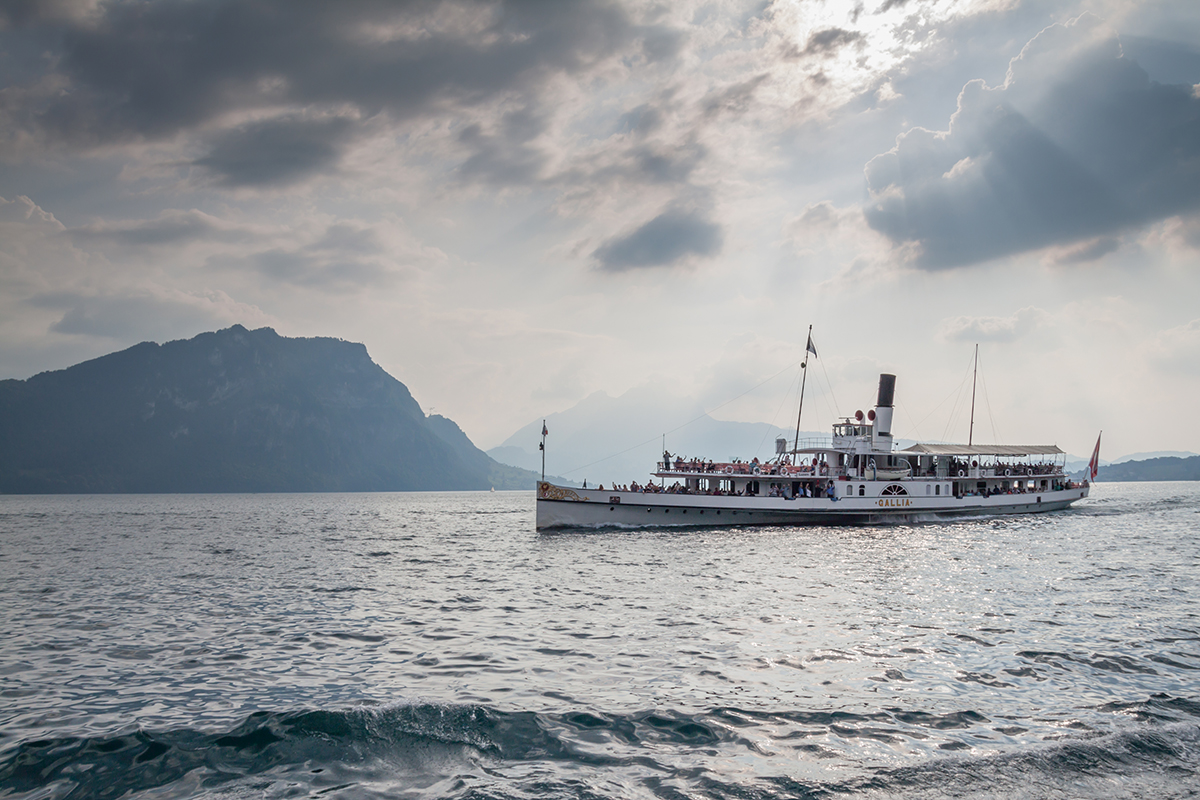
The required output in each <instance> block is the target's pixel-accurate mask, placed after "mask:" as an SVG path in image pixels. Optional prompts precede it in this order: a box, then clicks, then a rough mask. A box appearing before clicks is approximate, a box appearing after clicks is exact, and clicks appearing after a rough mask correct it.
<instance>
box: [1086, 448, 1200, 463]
mask: <svg viewBox="0 0 1200 800" xmlns="http://www.w3.org/2000/svg"><path fill="white" fill-rule="evenodd" d="M1194 455H1196V453H1193V452H1191V451H1190V450H1155V451H1154V452H1152V453H1130V454H1129V455H1127V456H1121V457H1120V458H1117V459H1113V461H1112V462H1111V463H1113V464H1124V463H1125V462H1126V461H1146V460H1148V459H1151V458H1191V457H1192V456H1194ZM1100 463H1102V464H1104V463H1110V462H1104V461H1101V462H1100Z"/></svg>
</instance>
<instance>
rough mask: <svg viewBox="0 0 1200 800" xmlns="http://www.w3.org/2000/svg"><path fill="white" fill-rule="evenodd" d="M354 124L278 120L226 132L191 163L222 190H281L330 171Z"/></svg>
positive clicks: (336, 119) (337, 120) (335, 119)
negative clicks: (207, 151)
mask: <svg viewBox="0 0 1200 800" xmlns="http://www.w3.org/2000/svg"><path fill="white" fill-rule="evenodd" d="M353 127H354V123H353V122H352V121H351V120H348V119H345V118H343V117H333V118H330V119H318V120H310V119H297V118H293V117H283V118H279V119H271V120H266V121H264V122H257V123H254V124H252V125H245V126H242V127H239V128H235V129H234V130H231V131H226V132H225V133H223V134H221V136H220V137H219V138H218V140H217V142H216V144H215V146H214V147H213V149H212V150H211V151H210V152H209V154H208V155H206V156H204V157H203V158H199V159H197V160H196V161H194V162H193V163H194V164H195V165H196V166H199V167H203V168H204V169H205V170H207V171H209V172H211V173H212V174H213V175H214V176H216V179H217V182H218V183H219V184H221V185H223V186H267V187H280V186H287V185H289V184H293V183H296V182H298V181H301V180H303V179H305V178H307V177H308V176H309V175H311V174H313V173H317V172H322V171H325V170H328V169H330V168H332V167H334V166H335V165H336V164H337V161H338V158H339V157H340V154H341V146H342V145H343V143H344V142H346V141H347V140H348V139H349V138H350V136H351V134H352V128H353Z"/></svg>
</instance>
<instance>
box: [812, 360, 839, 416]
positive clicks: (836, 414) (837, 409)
mask: <svg viewBox="0 0 1200 800" xmlns="http://www.w3.org/2000/svg"><path fill="white" fill-rule="evenodd" d="M817 361H820V362H821V374H823V375H824V376H825V383H826V385H827V386H829V396H830V397H832V398H833V408H834V411H835V414H834V416H835V417H841V416H842V413H841V410H840V408H841V403H839V402H838V401H837V396H836V395H835V394H834V393H833V381H831V380H829V373H828V372H826V371H825V362H824V361H822V360H821V359H819V358H818V359H817Z"/></svg>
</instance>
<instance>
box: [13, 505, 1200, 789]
mask: <svg viewBox="0 0 1200 800" xmlns="http://www.w3.org/2000/svg"><path fill="white" fill-rule="evenodd" d="M532 506H533V497H532V493H494V494H493V493H460V494H347V495H325V494H322V495H233V496H231V495H220V496H217V495H153V496H68V497H3V498H0V576H2V577H3V581H2V582H0V698H3V699H2V702H0V797H28V798H33V797H38V798H52V797H71V798H93V797H95V798H117V797H138V798H151V797H153V798H164V797H296V796H298V797H304V796H321V797H344V798H361V797H383V796H386V797H420V798H426V797H428V798H432V797H453V798H485V797H486V798H520V797H531V798H532V797H539V798H540V797H578V798H607V797H647V798H649V797H663V798H683V797H712V798H747V797H754V798H774V797H832V796H850V797H858V796H861V797H871V798H876V797H879V798H887V797H931V798H941V797H960V796H968V797H1014V796H1017V797H1096V798H1100V797H1191V796H1195V792H1196V791H1197V788H1196V787H1197V786H1198V785H1200V781H1198V780H1197V775H1196V771H1197V769H1200V691H1198V690H1197V686H1198V684H1197V677H1198V675H1200V673H1198V672H1197V670H1198V669H1200V620H1198V618H1197V613H1198V612H1200V599H1198V598H1200V585H1198V584H1200V544H1198V542H1197V536H1196V534H1197V530H1198V529H1200V525H1198V523H1200V488H1198V487H1197V485H1196V484H1192V483H1159V484H1099V485H1097V486H1096V487H1094V490H1093V495H1092V497H1091V498H1090V499H1089V500H1088V501H1085V502H1084V503H1082V504H1080V505H1078V506H1076V507H1075V508H1074V509H1071V510H1069V511H1066V512H1061V513H1055V514H1047V515H1039V516H1029V517H1014V518H993V519H978V520H972V521H965V522H955V523H949V524H940V523H938V524H921V525H915V526H905V527H888V528H746V529H736V528H734V529H696V530H687V531H681V530H677V529H671V530H654V529H647V530H643V531H611V532H560V533H551V534H540V535H539V534H537V533H535V532H534V531H533V526H532V518H533V508H532Z"/></svg>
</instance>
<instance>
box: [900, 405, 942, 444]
mask: <svg viewBox="0 0 1200 800" xmlns="http://www.w3.org/2000/svg"><path fill="white" fill-rule="evenodd" d="M942 402H945V401H942ZM896 405H898V406H900V410H901V411H903V412H904V416H906V417H908V424H909V426H911V427H912V430H913V433H915V434H916V438H917V441H918V442H919V441H921V439H922V438H924V437H922V436H921V431H920V429H919V428H918V427H917V426H916V425H914V424H913V418H912V414H910V413H908V408H907V407H906V406H905V405H904V404H903V403H901V402H900V400H899V399H897V400H896ZM922 421H923V420H922ZM903 438H905V439H907V438H908V437H907V436H905V437H903Z"/></svg>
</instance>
